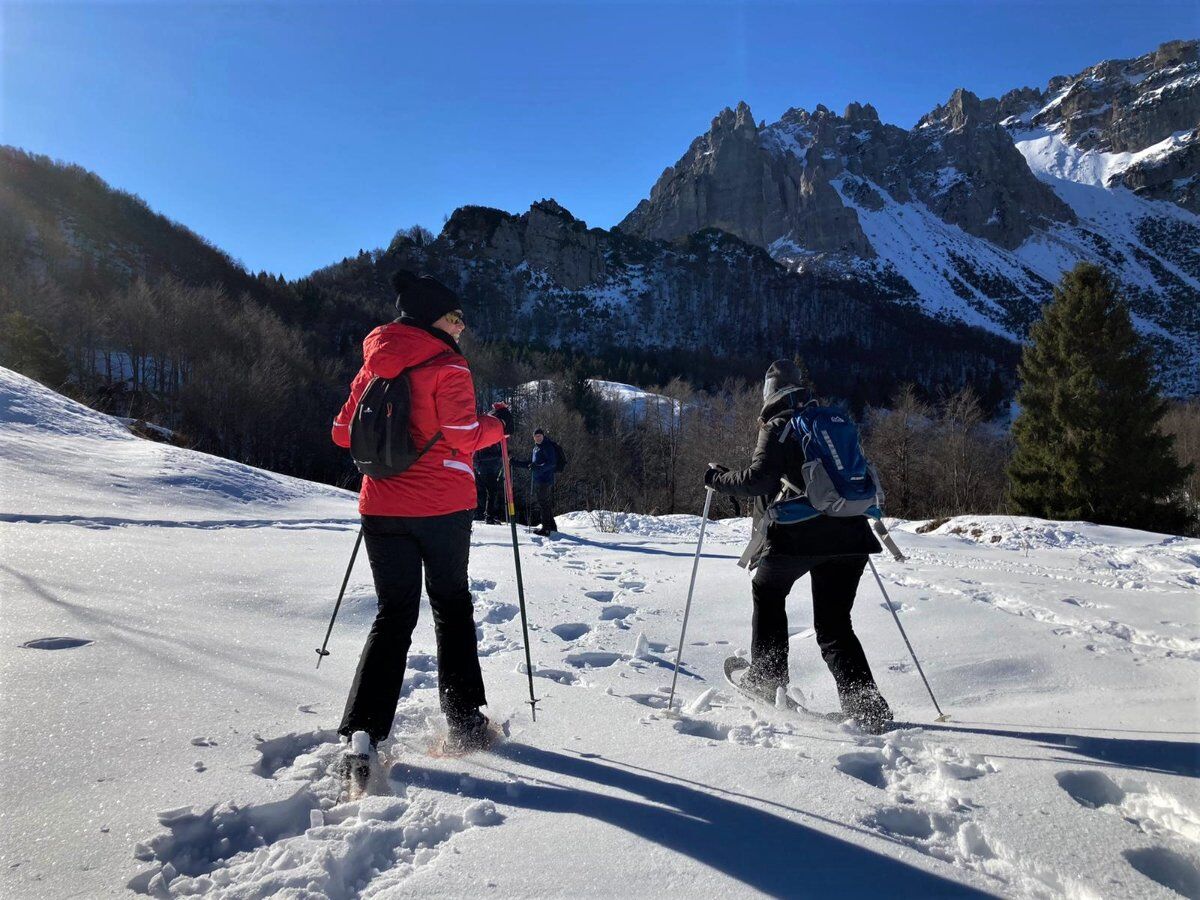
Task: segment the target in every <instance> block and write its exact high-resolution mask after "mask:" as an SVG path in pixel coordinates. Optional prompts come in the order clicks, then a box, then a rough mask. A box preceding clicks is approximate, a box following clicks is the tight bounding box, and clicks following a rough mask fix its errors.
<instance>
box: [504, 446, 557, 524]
mask: <svg viewBox="0 0 1200 900" xmlns="http://www.w3.org/2000/svg"><path fill="white" fill-rule="evenodd" d="M513 465H515V466H518V467H519V468H522V469H532V470H533V490H534V494H535V495H536V496H537V505H538V519H539V521H540V522H541V524H540V526H539V527H538V528H537V529H536V530H535V531H534V532H533V533H534V534H540V535H541V536H542V537H549V536H550V534H551V533H552V532H555V531H558V524H557V523H556V522H555V521H554V478H555V476H556V475H557V474H558V469H559V449H558V445H557V444H556V443H554V441H552V440H550V439H549V438H548V437H546V432H545V431H543V430H542V429H540V428H538V429H535V430H534V432H533V456H532V457H531V458H530V459H528V460H521V461H519V462H518V461H516V460H514V461H513Z"/></svg>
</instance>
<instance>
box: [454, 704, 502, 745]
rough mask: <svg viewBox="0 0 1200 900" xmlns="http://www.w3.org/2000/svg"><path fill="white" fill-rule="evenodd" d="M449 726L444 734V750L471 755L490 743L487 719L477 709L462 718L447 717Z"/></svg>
mask: <svg viewBox="0 0 1200 900" xmlns="http://www.w3.org/2000/svg"><path fill="white" fill-rule="evenodd" d="M446 721H447V724H448V725H449V726H450V728H449V731H448V733H447V734H446V748H447V749H448V750H451V751H453V752H455V753H471V752H472V751H475V750H482V749H484V748H485V747H487V746H488V744H490V743H491V742H492V733H491V730H490V728H489V725H490V724H491V723H490V722H489V721H488V717H487V716H485V715H484V714H483V713H481V712H480V711H479V710H477V709H473V710H471V711H470V712H469V713H467V714H465V715H462V716H453V717H449V716H448V717H447V720H446Z"/></svg>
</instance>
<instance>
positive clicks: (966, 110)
mask: <svg viewBox="0 0 1200 900" xmlns="http://www.w3.org/2000/svg"><path fill="white" fill-rule="evenodd" d="M998 108H999V103H998V102H997V101H995V100H988V101H986V102H984V101H982V100H980V99H979V98H978V97H977V96H975V95H974V94H973V93H971V92H970V91H968V90H967V89H966V88H958V89H956V90H955V91H954V93H953V94H951V95H950V99H949V100H947V101H946V102H945V103H943V104H942V105H941V106H938V107H936V108H935V109H934V110H933V111H932V112H929V113H927V114H926V115H924V116H922V117H921V120H920V121H919V122H918V123H917V127H918V128H944V129H946V130H948V131H960V130H962V129H963V128H967V127H968V126H978V125H994V124H996V122H997V121H998V119H997V118H996V112H997V110H998Z"/></svg>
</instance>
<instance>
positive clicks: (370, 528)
mask: <svg viewBox="0 0 1200 900" xmlns="http://www.w3.org/2000/svg"><path fill="white" fill-rule="evenodd" d="M471 519H472V511H471V510H464V511H462V512H456V513H450V514H449V515H444V516H425V517H413V518H409V517H401V516H363V517H362V524H363V540H364V543H365V544H366V545H367V557H368V558H369V559H370V561H371V574H372V575H373V576H374V578H375V594H376V596H377V597H378V598H379V612H378V613H377V614H376V616H375V621H374V622H373V623H372V624H371V630H370V632H369V633H368V634H367V643H366V646H364V647H363V651H362V656H361V657H359V660H358V671H357V672H355V674H354V683H353V684H352V685H351V687H350V696H349V698H348V699H347V700H346V711H345V713H343V715H342V724H341V726H340V727H339V728H338V732H339V733H340V734H345V735H349V734H351V733H353V732H355V731H365V732H367V733H368V734H369V735H370V736H371V740H372V741H374V742H375V743H379V742H380V741H382V740H384V739H385V738H386V737H387V736H388V734H389V733H390V732H391V730H392V720H393V719H394V718H395V717H396V705H397V704H398V703H399V702H400V689H401V687H402V685H403V683H404V668H405V664H406V662H407V659H408V649H409V646H410V645H411V644H412V633H413V629H414V628H415V627H416V625H417V614H418V612H419V610H420V603H421V576H422V570H424V580H425V590H426V592H427V593H428V594H429V606H430V608H431V609H432V610H433V628H434V634H435V636H436V638H437V657H438V694H439V697H440V700H441V706H442V712H444V713H445V714H446V717H447V718H449V719H451V720H452V721H453V720H454V719H456V718H460V717H462V716H464V715H466V714H468V713H469V712H471V711H472V710H474V709H477V708H478V707H480V706H484V705H485V704H486V703H487V698H486V697H485V696H484V691H483V675H482V674H481V673H480V671H479V648H478V645H477V643H476V637H475V613H474V608H473V607H472V599H471V587H470V583H469V581H468V580H467V558H468V556H469V554H470V550H471Z"/></svg>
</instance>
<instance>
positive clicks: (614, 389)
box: [516, 378, 680, 419]
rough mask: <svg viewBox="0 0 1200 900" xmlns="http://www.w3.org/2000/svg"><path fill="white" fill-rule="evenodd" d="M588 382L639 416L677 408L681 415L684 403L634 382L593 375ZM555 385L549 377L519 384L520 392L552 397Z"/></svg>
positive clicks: (632, 414) (609, 398)
mask: <svg viewBox="0 0 1200 900" xmlns="http://www.w3.org/2000/svg"><path fill="white" fill-rule="evenodd" d="M587 381H588V384H589V385H591V387H592V389H593V390H594V391H595V392H596V393H597V394H598V395H599V396H600V397H601V398H603V399H604V400H607V401H609V402H610V403H615V404H617V405H618V406H619V407H620V408H622V409H624V410H625V411H626V412H627V413H628V414H629V415H630V416H632V417H633V418H635V419H642V418H645V417H646V416H647V415H648V414H649V413H650V412H655V413H663V414H667V413H669V412H670V411H671V410H674V413H675V415H678V414H679V411H680V402H679V401H678V400H674V399H672V398H670V397H667V396H665V395H663V394H655V393H653V392H652V391H647V390H643V389H642V388H639V387H635V386H634V385H632V384H623V383H622V382H619V381H605V380H604V379H602V378H589V379H588V380H587ZM555 387H556V386H555V384H554V382H552V381H549V380H547V379H542V380H540V381H527V382H525V383H524V384H522V385H519V386H518V387H517V391H516V392H517V394H519V395H522V396H525V397H534V398H542V397H544V398H552V397H553V396H554V391H555Z"/></svg>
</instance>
